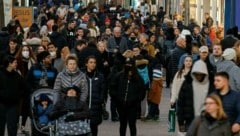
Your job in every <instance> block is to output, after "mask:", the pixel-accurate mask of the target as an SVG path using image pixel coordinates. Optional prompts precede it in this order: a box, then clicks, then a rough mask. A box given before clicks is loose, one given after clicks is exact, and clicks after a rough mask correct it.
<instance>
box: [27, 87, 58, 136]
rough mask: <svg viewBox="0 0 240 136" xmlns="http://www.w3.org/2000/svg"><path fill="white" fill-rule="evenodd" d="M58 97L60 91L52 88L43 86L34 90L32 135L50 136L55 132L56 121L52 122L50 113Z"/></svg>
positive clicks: (32, 96)
mask: <svg viewBox="0 0 240 136" xmlns="http://www.w3.org/2000/svg"><path fill="white" fill-rule="evenodd" d="M58 99H59V94H58V92H57V91H55V90H52V89H48V88H42V89H38V90H36V91H34V92H33V94H32V95H31V103H30V104H31V129H32V131H31V132H32V136H49V135H50V134H51V133H53V129H52V127H54V125H55V124H54V123H55V122H50V120H49V118H48V114H49V112H51V111H52V110H53V107H54V105H55V104H56V103H57V101H58ZM50 127H51V128H50Z"/></svg>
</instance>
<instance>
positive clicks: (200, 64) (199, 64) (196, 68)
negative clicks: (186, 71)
mask: <svg viewBox="0 0 240 136" xmlns="http://www.w3.org/2000/svg"><path fill="white" fill-rule="evenodd" d="M193 73H202V74H205V75H206V76H205V78H204V81H203V82H202V83H206V82H207V81H208V70H207V65H206V63H205V62H204V61H202V60H198V61H196V62H195V63H194V65H193V67H192V71H191V76H192V78H193V80H195V81H196V80H197V79H196V78H195V76H194V75H193Z"/></svg>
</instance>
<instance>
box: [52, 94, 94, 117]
mask: <svg viewBox="0 0 240 136" xmlns="http://www.w3.org/2000/svg"><path fill="white" fill-rule="evenodd" d="M68 112H73V113H74V115H73V118H72V119H71V120H69V121H75V120H84V119H88V118H89V117H90V113H89V109H88V106H87V104H86V103H84V102H82V101H80V100H79V97H75V98H71V97H67V96H66V97H61V98H60V100H59V101H58V102H57V103H56V105H55V106H54V108H53V110H52V111H51V112H50V113H49V114H48V116H49V119H50V120H55V119H57V118H59V117H61V116H63V115H65V114H67V113H68Z"/></svg>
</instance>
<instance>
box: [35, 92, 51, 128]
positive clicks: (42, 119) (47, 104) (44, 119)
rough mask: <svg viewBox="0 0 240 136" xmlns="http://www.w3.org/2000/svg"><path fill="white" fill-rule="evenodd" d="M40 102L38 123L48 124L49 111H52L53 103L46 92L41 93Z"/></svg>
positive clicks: (41, 124)
mask: <svg viewBox="0 0 240 136" xmlns="http://www.w3.org/2000/svg"><path fill="white" fill-rule="evenodd" d="M39 100H40V103H39V104H38V105H37V115H38V123H39V125H40V126H46V125H47V124H48V123H49V119H48V113H49V112H51V111H52V109H53V104H52V101H51V100H50V98H49V97H48V96H47V95H46V94H41V95H40V99H39Z"/></svg>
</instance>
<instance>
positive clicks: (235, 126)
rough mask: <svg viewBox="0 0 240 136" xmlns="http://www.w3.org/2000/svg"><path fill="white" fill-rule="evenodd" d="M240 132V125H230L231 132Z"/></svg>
mask: <svg viewBox="0 0 240 136" xmlns="http://www.w3.org/2000/svg"><path fill="white" fill-rule="evenodd" d="M239 131H240V125H239V124H238V123H234V124H233V125H232V132H233V133H237V132H239Z"/></svg>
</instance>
